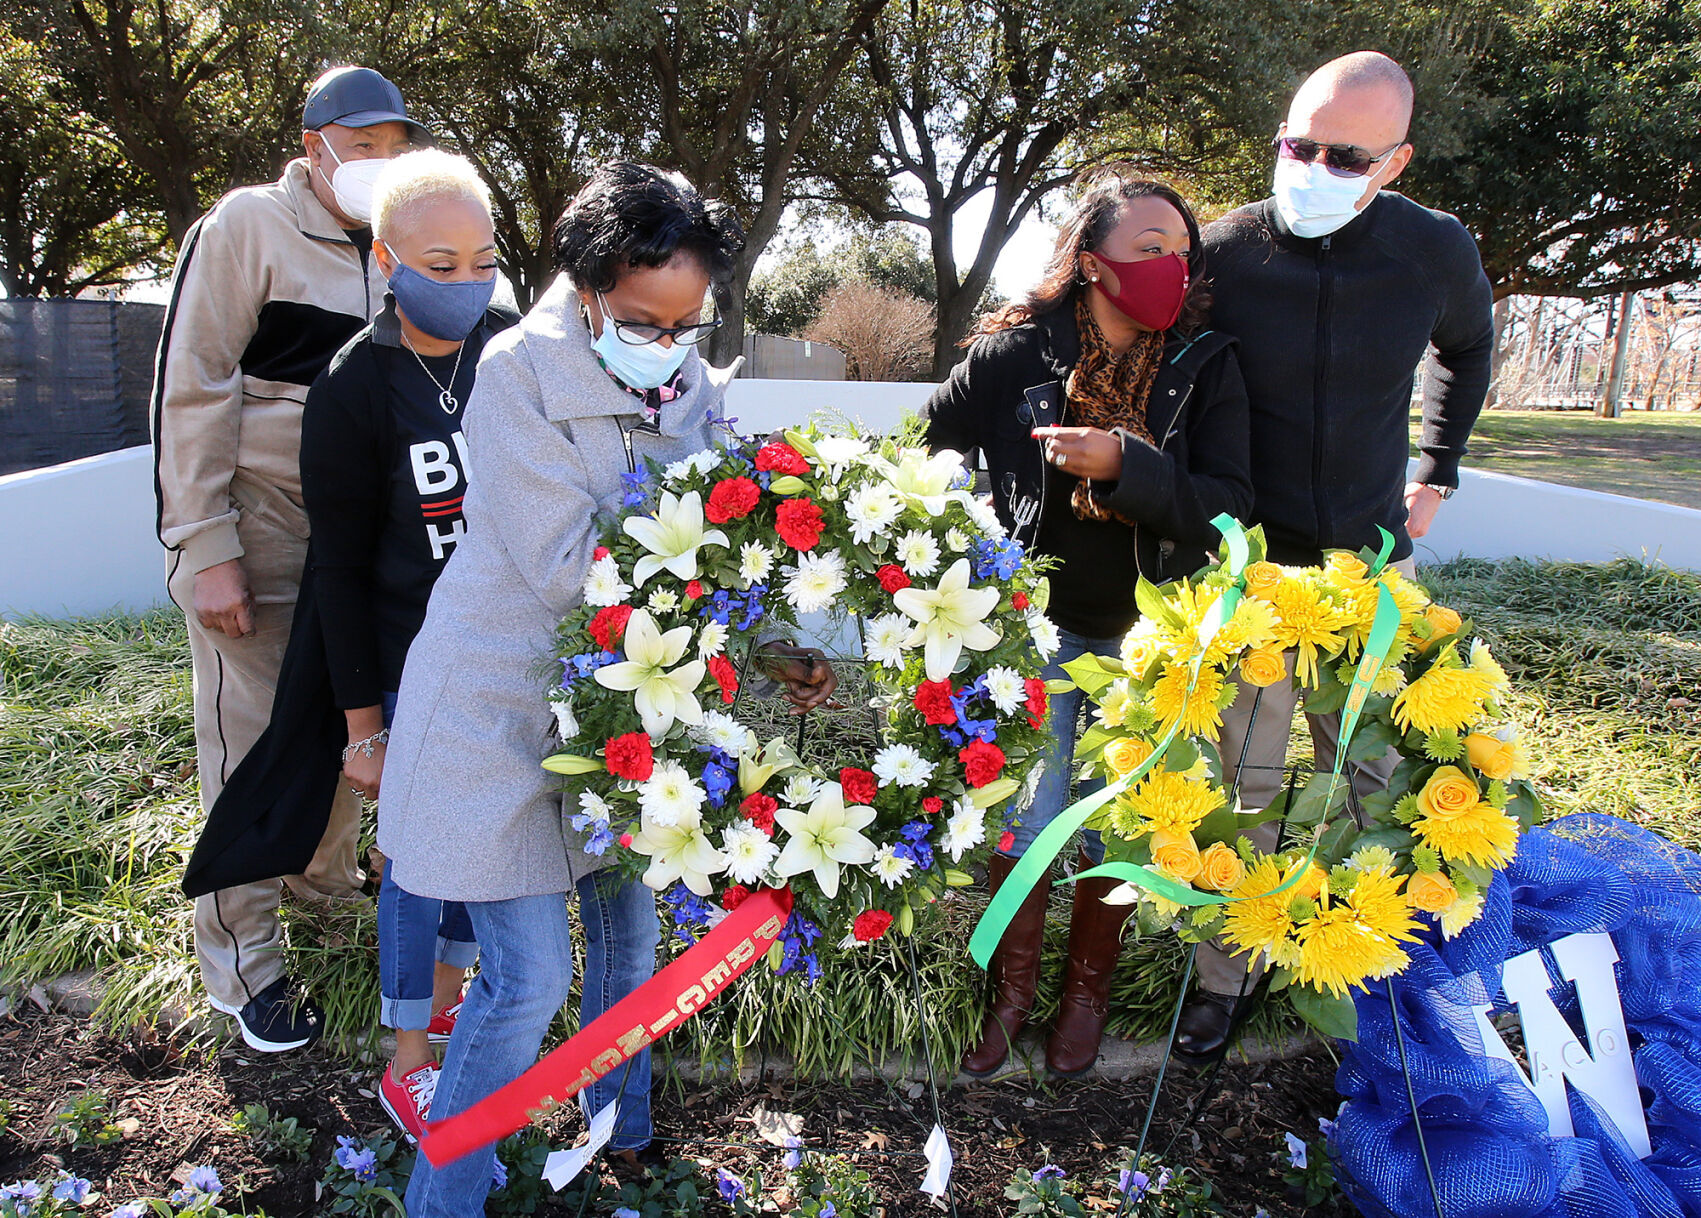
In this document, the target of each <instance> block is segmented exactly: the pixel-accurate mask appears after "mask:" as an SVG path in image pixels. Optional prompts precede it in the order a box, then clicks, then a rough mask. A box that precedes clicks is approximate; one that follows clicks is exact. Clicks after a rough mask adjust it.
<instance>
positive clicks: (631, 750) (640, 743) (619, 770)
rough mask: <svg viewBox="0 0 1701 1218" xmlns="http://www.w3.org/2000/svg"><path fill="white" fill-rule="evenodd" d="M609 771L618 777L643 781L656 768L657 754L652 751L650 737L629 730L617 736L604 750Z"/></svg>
mask: <svg viewBox="0 0 1701 1218" xmlns="http://www.w3.org/2000/svg"><path fill="white" fill-rule="evenodd" d="M604 752H605V756H606V759H607V764H608V772H609V773H610V774H613V775H614V776H615V777H616V778H630V779H631V780H632V781H634V782H643V781H644V779H646V778H648V777H649V776H650V774H651V772H652V771H653V770H654V769H655V768H656V759H655V755H654V754H652V753H651V752H650V738H649V736H648V735H647V734H646V733H644V732H627V733H626V734H625V735H624V736H615V737H614V738H613V739H611V740H610V741H609V742H608V748H607V749H606V750H604Z"/></svg>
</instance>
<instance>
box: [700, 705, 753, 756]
mask: <svg viewBox="0 0 1701 1218" xmlns="http://www.w3.org/2000/svg"><path fill="white" fill-rule="evenodd" d="M691 738H692V739H693V740H695V741H697V742H698V743H699V744H706V745H708V746H709V747H710V748H712V749H719V750H720V751H721V752H723V753H727V754H730V755H731V756H733V757H737V756H738V755H739V753H741V752H743V751H744V748H745V746H746V745H749V746H750V747H752V748H754V747H755V740H754V736H753V734H752V733H751V731H750V729H749V728H747V727H745V726H744V725H743V724H742V723H740V722H739V721H738V720H737V719H734V718H733V717H732V716H731V715H729V714H726V713H725V712H723V711H704V712H703V722H701V723H699V724H698V725H697V726H696V727H694V728H692V729H691Z"/></svg>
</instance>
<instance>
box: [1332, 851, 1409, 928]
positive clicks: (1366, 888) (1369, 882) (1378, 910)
mask: <svg viewBox="0 0 1701 1218" xmlns="http://www.w3.org/2000/svg"><path fill="white" fill-rule="evenodd" d="M1405 883H1406V877H1405V876H1403V875H1400V874H1398V873H1397V872H1395V871H1394V869H1393V868H1391V867H1371V868H1367V869H1366V870H1364V871H1362V872H1360V874H1359V877H1358V879H1357V880H1356V881H1355V882H1354V883H1353V889H1352V891H1351V892H1350V893H1348V894H1347V903H1348V904H1349V905H1351V906H1352V908H1353V912H1354V913H1356V914H1357V915H1358V916H1359V918H1360V919H1361V920H1362V921H1363V922H1364V924H1365V925H1366V926H1367V927H1369V928H1370V929H1371V930H1373V931H1375V932H1376V933H1377V934H1379V935H1381V936H1383V937H1384V938H1387V939H1390V940H1398V941H1403V942H1407V943H1409V942H1411V941H1412V940H1413V939H1414V938H1416V935H1415V934H1414V932H1415V931H1416V930H1417V922H1416V921H1415V920H1414V919H1413V918H1412V903H1411V900H1410V898H1408V897H1407V896H1406V894H1405V893H1403V892H1401V891H1400V890H1401V888H1403V887H1404V886H1405Z"/></svg>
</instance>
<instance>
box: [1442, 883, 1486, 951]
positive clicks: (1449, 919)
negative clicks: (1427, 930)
mask: <svg viewBox="0 0 1701 1218" xmlns="http://www.w3.org/2000/svg"><path fill="white" fill-rule="evenodd" d="M1482 906H1483V893H1482V892H1481V891H1474V892H1471V893H1468V894H1467V893H1460V894H1459V899H1458V900H1456V901H1454V902H1453V903H1452V904H1451V905H1449V906H1448V907H1447V908H1446V909H1444V910H1442V911H1441V915H1440V917H1441V933H1442V935H1443V936H1444V937H1445V938H1448V939H1451V938H1453V937H1454V936H1456V935H1457V934H1458V933H1459V932H1460V931H1462V930H1464V929H1465V927H1467V926H1469V925H1470V924H1471V923H1472V922H1475V921H1476V920H1477V919H1478V918H1480V917H1481V916H1482Z"/></svg>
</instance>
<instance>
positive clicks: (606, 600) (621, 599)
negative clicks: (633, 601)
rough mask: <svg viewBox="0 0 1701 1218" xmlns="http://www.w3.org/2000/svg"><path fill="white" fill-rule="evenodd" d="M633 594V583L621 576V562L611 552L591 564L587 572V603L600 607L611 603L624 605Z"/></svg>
mask: <svg viewBox="0 0 1701 1218" xmlns="http://www.w3.org/2000/svg"><path fill="white" fill-rule="evenodd" d="M631 595H632V585H631V584H629V583H627V582H626V581H625V580H623V579H621V578H620V564H619V563H617V562H615V561H614V555H612V554H609V555H607V556H605V557H603V558H599V559H597V560H596V561H595V562H594V563H592V564H591V569H590V570H589V571H588V572H586V574H585V604H587V605H595V606H597V607H598V608H599V609H600V608H604V607H606V606H609V605H624V604H625V603H626V598H627V597H629V596H631Z"/></svg>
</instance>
